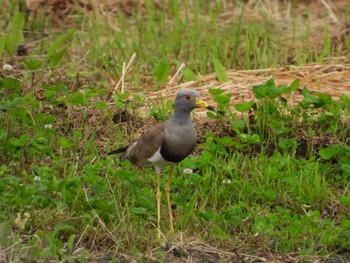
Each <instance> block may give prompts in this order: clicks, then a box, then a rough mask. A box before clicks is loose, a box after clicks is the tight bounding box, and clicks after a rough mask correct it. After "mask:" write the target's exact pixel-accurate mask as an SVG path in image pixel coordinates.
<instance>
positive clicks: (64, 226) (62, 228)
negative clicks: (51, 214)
mask: <svg viewBox="0 0 350 263" xmlns="http://www.w3.org/2000/svg"><path fill="white" fill-rule="evenodd" d="M54 231H55V232H56V233H58V232H60V231H67V232H75V231H76V229H75V227H74V226H72V225H69V224H65V223H58V224H57V225H56V226H55V228H54Z"/></svg>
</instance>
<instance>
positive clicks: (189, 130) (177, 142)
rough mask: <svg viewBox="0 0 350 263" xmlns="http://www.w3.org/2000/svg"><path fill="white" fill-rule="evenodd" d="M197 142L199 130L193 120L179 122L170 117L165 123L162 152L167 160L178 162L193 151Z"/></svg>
mask: <svg viewBox="0 0 350 263" xmlns="http://www.w3.org/2000/svg"><path fill="white" fill-rule="evenodd" d="M196 142H197V131H196V129H195V127H194V126H193V123H192V121H189V122H186V123H185V124H179V123H177V122H175V121H174V120H173V119H170V120H168V121H167V122H166V123H165V129H164V140H163V143H162V146H161V149H160V153H161V155H162V157H163V158H164V159H165V160H166V161H169V162H174V163H177V162H180V161H182V160H183V159H185V158H186V157H187V156H188V155H189V154H190V153H191V152H192V151H193V149H194V147H195V145H196Z"/></svg>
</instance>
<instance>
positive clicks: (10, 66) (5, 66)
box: [2, 64, 13, 71]
mask: <svg viewBox="0 0 350 263" xmlns="http://www.w3.org/2000/svg"><path fill="white" fill-rule="evenodd" d="M2 70H4V71H13V66H12V65H10V64H4V65H3V66H2Z"/></svg>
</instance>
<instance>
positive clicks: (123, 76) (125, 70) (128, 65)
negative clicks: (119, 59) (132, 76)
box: [113, 53, 136, 94]
mask: <svg viewBox="0 0 350 263" xmlns="http://www.w3.org/2000/svg"><path fill="white" fill-rule="evenodd" d="M135 58H136V53H134V54H133V55H132V56H131V58H130V60H129V62H128V64H127V65H126V67H125V68H124V65H125V62H124V63H123V72H122V77H121V78H120V79H119V81H118V82H117V84H115V86H114V91H113V94H114V93H115V92H116V90H117V89H118V88H119V86H120V84H121V83H122V82H123V83H124V79H125V74H126V73H127V72H128V71H129V68H130V66H131V64H132V63H133V62H134V60H135ZM123 85H124V84H123ZM123 89H124V87H123V86H122V92H124V90H123Z"/></svg>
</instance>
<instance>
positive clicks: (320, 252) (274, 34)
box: [0, 1, 350, 262]
mask: <svg viewBox="0 0 350 263" xmlns="http://www.w3.org/2000/svg"><path fill="white" fill-rule="evenodd" d="M237 5H238V6H239V8H238V9H239V12H238V13H237V15H236V16H233V17H230V18H229V19H227V21H225V23H223V18H222V17H221V16H220V15H222V14H223V13H224V11H225V7H224V2H221V1H218V2H217V3H216V4H215V5H210V4H202V2H201V1H194V2H193V3H192V2H190V1H183V2H181V4H180V3H178V2H177V1H169V3H168V4H166V5H164V6H162V7H157V6H155V5H154V4H153V2H152V1H145V6H144V9H137V8H134V9H133V14H132V15H131V16H130V17H126V16H124V14H122V13H117V14H116V15H115V16H113V17H110V18H107V17H105V16H102V15H101V14H100V13H99V12H98V11H97V10H94V11H93V12H92V13H91V14H90V15H88V14H80V13H78V14H76V15H75V16H71V17H70V18H67V19H68V22H69V26H70V27H71V29H70V30H60V31H59V32H57V31H58V30H57V28H55V27H53V26H52V25H50V20H49V19H48V18H47V17H45V16H44V15H39V16H38V17H37V18H33V17H29V19H25V17H24V16H22V15H21V14H19V15H17V16H16V17H17V18H16V19H15V22H14V20H13V17H15V13H18V10H19V7H18V6H17V5H16V4H12V5H10V10H9V13H6V12H2V13H0V14H1V17H2V22H1V23H0V28H2V29H3V32H4V33H3V35H4V36H6V39H10V40H6V41H7V42H6V45H5V44H4V49H3V52H2V53H1V52H0V54H2V60H3V62H4V63H5V62H6V63H9V64H13V65H14V66H15V67H16V72H5V71H4V72H2V73H1V78H0V93H1V100H0V110H1V111H0V123H1V126H0V160H1V162H0V163H1V165H0V259H1V256H2V255H5V256H6V260H7V261H9V262H20V261H23V262H30V261H31V260H38V261H39V262H40V261H45V260H55V261H62V260H67V261H74V260H80V261H83V262H84V261H88V258H92V257H93V256H96V255H101V254H102V255H109V256H110V257H111V258H122V257H123V255H130V256H132V257H134V258H136V259H137V260H138V261H140V262H142V261H145V260H146V259H148V258H149V257H150V255H153V257H156V258H157V259H158V260H159V261H162V260H166V259H169V257H170V256H169V255H170V254H171V252H169V251H167V249H163V248H162V246H161V245H160V244H159V243H158V242H157V241H156V240H155V237H156V234H157V231H156V228H155V225H156V221H157V211H156V204H155V184H156V183H155V176H154V171H153V169H152V168H151V167H146V168H144V169H138V168H135V167H132V166H131V165H130V164H129V163H120V162H119V161H118V160H117V159H116V158H115V157H111V156H105V155H104V153H105V152H106V151H108V150H110V149H112V148H114V147H118V146H122V145H125V144H127V142H129V141H130V140H131V139H132V138H134V136H135V134H134V132H135V130H137V129H138V127H136V125H140V124H141V122H147V121H148V120H142V119H141V118H140V117H138V114H139V107H140V106H142V105H144V104H145V103H146V101H149V100H147V92H146V91H147V89H152V90H153V89H154V90H156V89H162V88H163V83H164V82H166V81H167V78H168V76H169V75H170V71H171V66H172V65H175V66H176V67H178V66H179V65H180V64H181V63H182V62H185V63H186V64H187V70H188V71H187V73H185V72H184V73H183V76H184V80H193V78H196V76H197V75H198V74H202V75H203V74H206V73H210V72H216V73H217V75H218V79H219V80H221V81H225V79H226V78H227V76H226V73H225V68H227V69H228V68H239V69H254V68H267V67H268V68H270V67H277V66H279V65H280V64H289V61H290V56H291V54H290V53H289V52H288V50H289V47H290V46H291V45H293V44H295V43H296V42H297V41H306V40H307V39H308V38H309V37H310V34H311V33H310V31H311V25H310V21H309V20H308V17H307V16H306V17H303V16H298V15H295V17H293V18H292V20H291V21H289V22H288V21H281V24H282V25H283V26H284V27H283V26H281V24H280V23H272V22H271V21H270V20H269V19H268V17H265V18H264V19H263V22H259V23H256V22H254V21H250V20H249V19H244V18H245V16H244V14H246V12H244V10H245V9H244V7H243V5H242V3H240V2H238V3H237ZM349 6H350V5H348V7H347V10H346V14H347V16H348V14H349ZM245 8H246V7H245ZM310 12H311V11H310ZM10 14H11V15H10ZM242 14H243V16H242ZM107 20H110V21H107ZM301 22H305V23H304V26H305V27H304V28H301V29H300V23H301ZM108 23H110V24H111V23H112V25H114V26H115V27H117V28H118V30H115V29H113V28H112V27H111V26H108ZM11 28H14V29H18V30H10V29H11ZM44 28H45V30H46V31H47V33H48V35H47V36H44V35H43V34H41V33H38V32H41V31H42V30H43V29H44ZM286 28H287V29H286ZM288 29H290V32H291V34H290V35H289V34H283V33H282V32H283V31H285V30H287V31H288ZM22 30H29V31H30V32H31V33H28V34H25V35H23V34H22V33H21V31H22ZM11 32H12V33H11ZM18 32H19V33H18ZM288 32H289V31H288ZM10 35H11V37H9V36H10ZM15 40H16V41H17V42H16V41H15ZM11 41H12V42H11ZM18 41H19V42H18ZM323 41H324V48H323V50H322V51H321V53H318V52H315V49H314V48H313V47H310V48H309V49H308V50H306V51H305V50H304V49H301V48H300V47H296V50H295V54H292V59H293V61H294V63H295V64H296V65H300V64H303V63H308V62H320V63H322V62H323V61H324V60H325V59H326V58H328V57H332V56H337V55H338V53H337V52H338V51H337V50H336V49H333V48H332V47H331V43H330V42H329V41H330V35H329V29H328V28H327V27H326V26H325V28H324V35H323ZM21 42H23V43H22V44H28V43H34V42H35V43H36V44H35V45H32V47H31V48H30V49H29V50H28V52H29V55H28V56H27V57H21V56H17V55H15V53H16V52H15V51H16V49H17V46H13V45H16V44H17V43H21ZM280 43H283V45H282V44H280ZM11 45H12V46H11ZM0 48H1V38H0ZM347 52H348V51H347ZM134 53H136V54H137V61H136V63H134V64H133V65H132V71H131V72H129V73H128V74H127V75H126V83H127V84H128V85H129V86H128V89H130V90H142V89H144V90H145V97H142V96H138V97H136V98H135V100H134V101H133V102H127V100H128V97H129V94H128V93H125V94H118V93H116V96H115V97H114V98H112V99H113V100H114V105H112V106H111V105H109V104H107V103H106V98H107V97H108V96H109V95H108V94H109V93H110V90H111V89H110V86H111V84H110V80H111V79H114V80H116V81H118V80H119V78H120V77H121V75H122V62H124V61H125V62H128V61H129V59H130V58H131V56H132V54H134ZM252 88H253V91H254V94H255V96H256V98H257V100H258V102H256V103H255V102H253V101H249V102H245V103H240V104H236V105H235V110H233V108H231V106H230V104H229V101H230V99H231V95H230V94H226V93H225V92H224V91H223V90H220V89H212V90H209V91H208V92H209V93H210V94H211V97H212V100H213V101H215V102H216V104H217V105H216V106H217V109H218V112H217V113H211V114H208V117H209V118H210V119H212V122H213V123H214V124H215V126H217V127H218V128H220V130H222V131H226V132H223V133H222V134H221V135H220V136H216V135H215V131H216V130H215V129H214V128H213V127H212V128H211V129H208V131H206V132H205V135H204V137H203V138H204V142H203V143H201V144H200V145H198V151H196V153H195V154H194V155H193V156H191V157H190V158H187V159H186V160H184V161H183V162H182V163H180V164H179V165H178V166H177V168H176V176H175V177H174V179H173V181H172V182H173V183H172V187H171V193H172V195H171V196H172V199H173V205H174V206H173V213H174V216H175V219H174V221H175V232H176V234H175V236H171V235H168V231H167V227H168V222H167V211H166V208H165V206H164V205H163V207H162V218H163V221H162V231H163V233H164V235H165V237H167V239H168V240H169V246H170V247H171V245H172V244H175V245H174V246H178V245H177V244H178V242H180V241H181V242H182V240H184V241H183V243H185V244H186V242H191V241H192V240H203V241H205V242H206V243H208V244H209V245H211V246H212V247H216V248H218V249H221V250H224V251H232V249H235V248H237V249H238V248H239V251H238V252H239V253H241V254H246V255H250V254H256V251H259V253H258V254H259V255H261V256H266V255H267V254H270V253H272V254H273V255H276V256H278V255H281V256H283V255H286V254H288V255H290V256H292V257H294V258H295V259H296V260H301V261H312V260H313V259H315V258H317V257H320V258H321V257H327V256H329V255H331V254H334V253H337V254H340V255H341V254H344V255H345V254H346V251H347V249H348V247H349V245H350V239H349V236H350V218H349V214H350V209H349V204H350V192H349V179H350V166H349V161H350V160H349V159H350V146H349V141H348V137H349V128H348V127H349V125H348V118H349V114H350V111H349V109H350V100H349V98H347V97H345V96H342V97H341V99H340V101H336V100H333V99H332V98H331V97H330V96H328V95H325V94H319V95H312V94H311V93H310V91H309V90H308V89H307V88H306V87H305V88H303V89H302V94H303V98H304V99H303V101H301V102H300V103H298V104H297V105H295V106H293V107H292V106H288V104H287V103H286V102H287V101H286V99H285V98H284V97H285V95H287V94H290V93H293V92H295V90H296V89H298V88H299V82H298V81H297V80H296V81H294V82H293V83H290V85H289V86H278V87H276V85H275V83H274V80H273V79H271V80H269V81H268V82H266V83H261V85H259V86H255V87H252ZM171 109H172V105H171V102H169V101H168V100H167V99H161V100H159V101H152V102H151V103H150V104H149V105H148V116H149V117H153V118H156V119H157V120H164V119H166V118H167V117H169V116H170V115H171ZM125 112H128V113H129V114H130V115H131V117H130V119H128V121H127V122H123V121H120V120H121V119H122V117H123V115H122V113H125ZM116 120H118V121H116ZM130 123H132V124H130ZM185 168H189V169H192V170H193V173H192V174H190V175H188V174H184V173H183V170H184V169H185ZM166 177H167V175H166V173H165V175H164V177H163V178H162V186H164V184H165V182H166ZM163 204H164V202H163ZM180 233H181V235H182V236H180ZM184 246H186V245H184ZM180 250H181V248H179V251H180ZM180 252H181V253H180ZM180 252H178V253H180V255H183V259H185V258H187V254H186V253H187V252H186V250H185V249H184V251H182V250H181V251H180ZM174 253H175V252H174ZM247 258H248V259H249V256H247ZM170 259H171V258H170ZM178 260H182V259H178Z"/></svg>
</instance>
